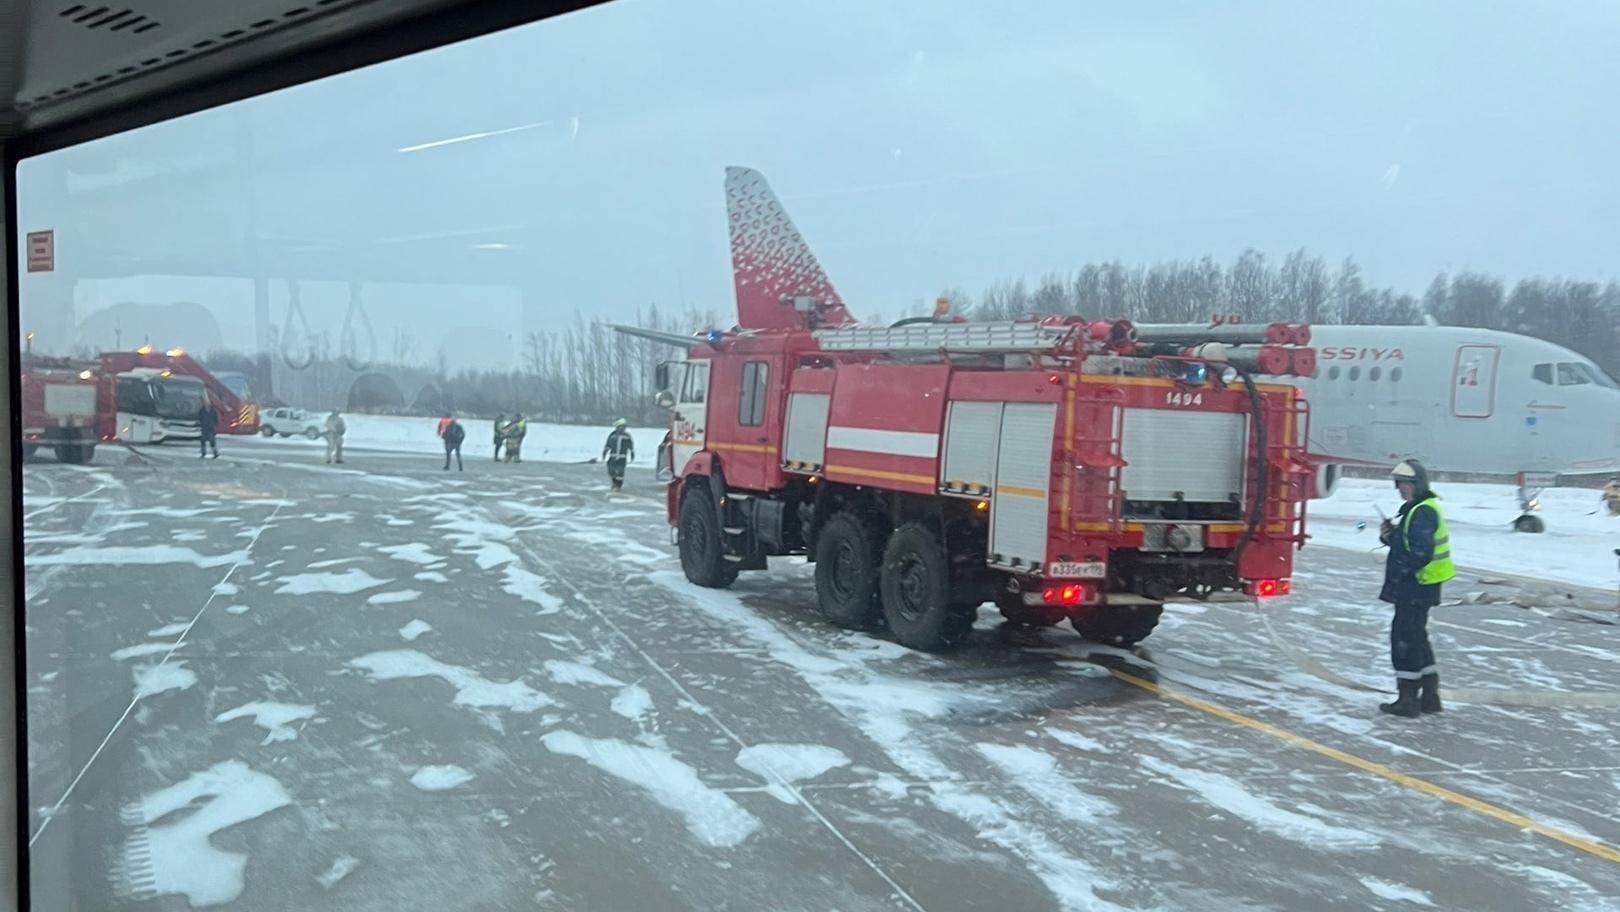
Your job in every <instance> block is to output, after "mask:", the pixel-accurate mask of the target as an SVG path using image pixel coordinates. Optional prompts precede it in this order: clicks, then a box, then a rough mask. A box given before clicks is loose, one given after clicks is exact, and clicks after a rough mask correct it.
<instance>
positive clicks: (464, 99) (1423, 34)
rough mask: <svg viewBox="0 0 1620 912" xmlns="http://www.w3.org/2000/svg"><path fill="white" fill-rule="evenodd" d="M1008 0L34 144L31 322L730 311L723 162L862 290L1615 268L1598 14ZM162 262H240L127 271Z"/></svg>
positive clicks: (629, 25)
mask: <svg viewBox="0 0 1620 912" xmlns="http://www.w3.org/2000/svg"><path fill="white" fill-rule="evenodd" d="M998 6H999V7H1001V8H993V7H991V6H990V5H988V4H982V3H944V2H936V0H918V2H883V3H875V4H874V3H869V2H848V0H836V2H816V3H793V4H787V3H763V4H762V3H749V2H723V0H709V2H692V0H680V2H676V0H620V2H618V3H614V4H611V5H609V6H607V7H605V8H598V9H594V10H589V11H586V12H583V13H579V14H575V15H572V16H568V17H565V18H563V19H558V20H552V21H550V22H545V23H540V24H537V25H534V26H530V27H527V28H523V29H518V30H514V31H511V32H507V33H504V34H501V35H496V36H491V37H488V38H485V39H480V40H478V41H474V42H469V43H466V44H462V45H458V46H456V47H451V48H445V49H441V50H438V51H435V52H432V53H429V54H426V55H421V56H419V57H416V58H412V59H407V60H403V61H395V62H393V63H390V64H386V65H383V66H379V67H374V68H371V69H369V70H365V71H361V72H357V73H352V74H347V75H345V76H342V77H338V78H335V79H331V80H327V81H325V82H322V83H317V84H314V85H309V86H303V87H299V88H296V89H292V90H289V91H286V92H282V93H278V94H276V95H272V96H266V97H263V98H259V99H253V100H250V101H247V102H243V103H240V104H238V105H236V106H233V107H230V108H226V109H221V110H217V111H211V112H205V113H202V114H199V115H195V116H193V117H189V118H186V119H184V120H182V121H178V122H174V123H170V124H164V125H159V126H156V127H152V128H148V129H145V130H141V131H137V132H135V133H132V134H127V135H124V136H120V137H113V138H111V139H108V140H104V141H101V142H98V143H94V144H91V145H89V146H86V147H81V148H78V149H73V150H68V151H65V152H61V153H57V154H55V155H52V156H49V157H46V158H44V159H41V160H37V161H33V162H28V163H25V164H24V166H23V169H22V171H21V173H20V176H19V194H18V195H19V203H20V210H21V216H22V222H23V228H24V229H28V230H31V229H35V228H42V227H54V228H56V229H57V230H58V235H59V239H58V252H57V264H58V272H57V273H54V274H51V275H48V276H38V275H30V276H25V277H24V282H23V284H22V290H23V295H24V322H25V324H27V325H29V326H32V327H37V329H38V331H39V332H40V341H41V342H42V343H46V344H47V347H52V346H55V345H56V344H58V343H59V340H62V339H68V340H69V341H68V342H67V344H72V340H71V336H72V335H73V333H74V330H73V329H72V328H71V327H72V326H74V324H76V323H77V322H78V321H81V320H83V319H84V318H85V317H86V316H87V315H89V314H91V313H92V312H94V311H97V310H99V309H101V308H104V307H107V306H109V305H112V304H115V303H118V302H124V301H131V302H139V303H145V304H167V303H171V302H174V301H182V300H190V301H198V302H200V303H203V304H204V305H205V306H207V307H208V308H209V309H210V310H211V311H212V312H213V313H214V314H215V316H216V318H217V320H218V322H219V324H220V334H221V338H222V341H223V343H224V344H227V345H231V346H233V347H250V346H251V345H252V344H253V342H254V312H253V292H252V285H251V282H250V281H249V280H250V279H251V277H252V276H254V275H263V276H266V277H269V278H270V279H272V280H273V281H272V284H271V298H272V307H271V316H272V321H273V322H274V323H275V324H276V325H278V326H280V325H281V324H282V323H283V322H284V319H285V311H286V303H285V302H286V291H285V285H284V281H283V280H285V279H287V278H290V277H302V278H304V279H306V280H311V281H313V280H321V281H322V283H323V284H318V285H316V284H311V285H308V286H306V287H304V288H303V295H302V299H303V307H304V310H305V311H306V312H307V313H308V315H309V319H310V323H311V326H312V328H313V329H314V330H315V331H317V332H319V331H322V330H324V331H326V332H328V333H329V334H330V335H332V336H333V337H334V338H335V337H336V336H337V335H338V333H339V330H340V327H341V325H342V323H343V321H344V319H345V313H346V311H347V308H348V305H347V301H348V288H347V284H346V283H347V282H350V281H353V282H358V283H361V287H362V294H363V296H364V301H365V312H366V316H367V317H368V318H369V320H370V322H371V323H372V326H373V329H374V331H375V334H376V335H377V337H378V338H379V343H378V345H379V347H380V348H381V349H383V353H386V350H387V348H388V347H389V345H390V342H389V340H390V339H391V338H392V337H393V334H394V332H395V329H396V328H404V329H405V330H406V331H408V332H409V333H410V334H411V335H412V338H413V341H414V349H415V355H416V356H417V357H418V358H419V359H422V360H426V359H428V358H430V357H431V355H432V353H433V351H434V349H435V347H436V346H437V345H438V344H440V342H443V341H445V340H447V339H449V340H451V342H452V343H453V344H452V348H454V349H455V350H454V351H453V352H452V355H453V360H455V361H458V362H464V363H466V362H471V361H472V360H474V359H476V358H479V357H487V358H490V359H492V360H494V361H495V362H496V366H505V363H509V360H510V358H511V357H512V354H513V352H514V351H515V350H516V345H517V340H519V339H521V335H522V333H523V332H525V331H528V330H531V329H535V328H543V326H544V325H545V322H546V321H547V320H548V319H553V318H567V317H568V316H569V315H571V314H572V312H573V311H574V310H575V309H578V310H580V311H582V312H584V313H586V314H587V315H590V314H601V315H604V316H610V317H622V316H625V315H627V314H628V313H630V312H631V311H632V310H633V308H634V307H636V306H637V305H641V304H645V303H647V302H649V301H657V302H659V304H660V305H661V306H663V305H669V306H675V307H679V306H682V305H683V304H689V305H694V306H698V307H703V308H712V309H714V310H717V311H719V312H721V313H727V312H729V311H730V309H731V289H730V271H729V262H728V259H727V248H726V238H725V222H724V217H723V211H722V207H721V180H722V171H723V168H724V166H725V165H727V164H747V165H752V166H754V167H757V168H759V169H761V170H762V171H764V173H765V174H766V175H767V176H768V177H769V178H770V179H771V181H772V183H773V184H774V186H775V188H776V190H777V192H778V193H779V194H780V195H781V196H782V197H783V198H784V200H785V201H786V203H787V205H788V207H789V210H790V211H791V212H792V214H793V216H794V218H795V219H796V220H797V221H798V223H799V226H800V228H801V229H802V230H803V231H804V233H805V234H806V235H807V236H808V237H809V239H810V241H811V243H812V245H813V246H814V248H815V249H816V251H817V253H818V255H819V256H820V258H821V259H822V261H823V263H824V265H825V266H826V267H827V269H828V270H829V272H830V273H831V274H832V276H833V279H834V281H835V283H836V284H837V285H838V286H839V288H840V291H841V292H842V293H843V295H844V297H845V299H846V300H847V301H849V302H850V303H851V305H852V306H853V308H854V309H855V311H856V313H857V315H863V316H868V317H871V316H876V315H878V314H885V315H886V314H893V313H895V312H897V311H898V310H899V309H900V308H902V307H905V306H906V305H908V304H911V303H912V302H914V301H917V300H921V299H928V298H931V297H932V295H933V294H934V293H935V292H936V291H938V290H939V289H940V288H942V287H946V286H959V287H963V288H966V289H968V290H970V291H976V290H978V289H979V288H982V287H983V286H984V285H986V284H987V283H990V282H994V281H998V280H1001V279H1004V278H1011V277H1016V276H1026V277H1029V278H1031V279H1033V278H1035V277H1037V276H1038V275H1039V274H1041V273H1043V272H1047V271H1067V270H1071V269H1073V268H1075V267H1077V266H1079V265H1080V264H1082V263H1084V262H1086V261H1088V260H1097V259H1109V258H1116V257H1117V258H1120V259H1123V260H1125V261H1127V262H1132V263H1135V262H1149V261H1153V260H1160V259H1169V258H1177V257H1194V256H1200V255H1203V254H1206V253H1207V254H1212V255H1214V256H1216V257H1217V258H1220V259H1222V260H1229V259H1230V258H1231V257H1233V256H1234V255H1235V254H1236V253H1237V252H1239V251H1240V250H1242V249H1243V248H1244V247H1248V246H1254V247H1258V248H1260V249H1261V250H1263V251H1265V252H1266V253H1268V254H1269V255H1272V256H1275V257H1280V256H1282V255H1283V254H1284V253H1286V252H1287V251H1288V250H1290V249H1293V248H1295V247H1300V246H1304V247H1308V248H1310V249H1311V250H1312V251H1314V252H1317V253H1320V254H1322V255H1324V256H1326V257H1327V258H1329V259H1330V260H1332V261H1337V260H1338V259H1339V258H1340V257H1343V256H1346V255H1350V256H1354V257H1355V258H1356V259H1357V260H1359V261H1360V262H1361V263H1362V265H1363V267H1364V268H1365V271H1366V276H1367V279H1368V280H1369V281H1370V282H1373V283H1376V284H1392V285H1396V286H1398V287H1402V288H1406V289H1409V290H1413V291H1421V290H1422V287H1423V286H1424V285H1425V284H1426V283H1427V282H1428V280H1429V279H1430V278H1431V277H1432V276H1433V274H1434V273H1435V272H1436V271H1437V270H1439V269H1442V268H1447V269H1457V268H1463V267H1475V268H1480V269H1485V270H1488V271H1491V272H1495V273H1499V274H1502V275H1505V276H1507V277H1508V278H1509V279H1512V278H1516V277H1518V276H1522V275H1527V274H1536V273H1542V274H1562V275H1569V276H1577V277H1585V278H1607V277H1610V276H1613V275H1615V267H1614V256H1615V254H1614V251H1616V250H1620V180H1617V177H1620V174H1617V171H1620V131H1617V130H1616V125H1617V124H1620V95H1617V93H1616V92H1615V91H1614V87H1615V86H1616V85H1620V55H1617V54H1616V53H1615V52H1614V36H1615V35H1616V34H1620V5H1616V4H1613V3H1607V2H1592V3H1578V2H1577V3H1562V4H1529V3H1525V4H1505V3H1499V4H1478V3H1423V4H1410V3H1372V4H1369V3H1355V4H1348V3H1347V4H1317V3H1310V4H1302V3H1296V2H1283V0H1279V2H1255V3H1240V4H1205V3H1184V4H1135V3H1115V4H1090V3H1086V4H1074V3H1065V2H1049V3H1048V2H1040V3H1036V2H1029V3H1018V4H1007V5H998ZM1007 6H1010V7H1011V8H1010V9H1008V8H1005V7H1007ZM513 128H521V129H513ZM500 130H509V131H511V132H506V133H501V134H499V135H492V136H488V137H485V138H483V139H478V140H473V141H467V142H459V143H452V144H446V145H441V146H436V147H431V148H424V149H420V150H417V151H411V152H401V151H399V150H400V149H402V148H409V147H412V146H418V145H422V144H427V143H432V142H435V141H439V140H444V139H448V138H454V137H459V136H464V135H467V134H474V133H491V132H494V131H500ZM151 273H163V274H167V273H180V274H193V273H196V274H206V275H209V276H214V277H218V276H225V277H234V278H232V279H230V280H226V281H220V280H219V279H217V278H214V279H210V280H207V281H194V280H184V279H177V278H173V277H169V276H167V275H164V277H161V278H145V279H141V280H139V281H129V280H127V279H124V278H121V277H126V276H135V275H147V274H151ZM70 302H71V307H72V309H73V310H72V312H73V313H74V316H73V318H72V319H71V320H70V319H68V318H67V317H66V314H68V313H69V309H68V308H69V307H70ZM121 331H122V332H123V336H122V338H123V339H126V340H127V339H129V338H131V337H132V336H131V334H132V333H139V332H140V331H141V329H140V328H139V327H121ZM164 332H165V333H166V334H167V335H184V334H185V333H186V330H185V329H184V328H167V327H166V328H165V329H164ZM456 340H459V341H456ZM154 341H162V342H165V343H167V342H171V341H180V342H182V343H184V344H192V345H197V344H202V343H200V342H197V341H194V340H191V339H190V338H189V337H188V338H185V339H175V340H171V339H168V338H165V339H162V340H154ZM97 342H98V344H100V340H97Z"/></svg>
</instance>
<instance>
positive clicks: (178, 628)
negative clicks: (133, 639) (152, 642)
mask: <svg viewBox="0 0 1620 912" xmlns="http://www.w3.org/2000/svg"><path fill="white" fill-rule="evenodd" d="M190 626H191V624H189V623H187V622H186V621H181V622H179V623H177V624H166V625H164V626H162V627H159V628H158V629H156V630H148V631H146V635H147V636H149V637H172V636H179V635H180V634H182V633H185V632H186V628H188V627H190Z"/></svg>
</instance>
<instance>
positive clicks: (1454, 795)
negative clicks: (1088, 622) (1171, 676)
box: [1109, 669, 1620, 862]
mask: <svg viewBox="0 0 1620 912" xmlns="http://www.w3.org/2000/svg"><path fill="white" fill-rule="evenodd" d="M1109 673H1110V674H1112V675H1113V676H1114V677H1116V678H1118V679H1119V680H1121V681H1124V682H1125V683H1126V684H1130V685H1132V686H1134V687H1140V688H1141V689H1143V690H1145V691H1147V692H1149V693H1151V694H1155V695H1157V696H1160V697H1164V698H1165V699H1167V700H1174V701H1175V702H1177V703H1180V704H1182V705H1183V706H1187V707H1190V708H1192V709H1196V710H1198V711H1199V712H1202V713H1208V714H1209V715H1212V716H1215V717H1216V718H1220V719H1225V720H1226V721H1228V722H1233V723H1236V724H1238V725H1241V726H1243V727H1244V728H1248V729H1253V730H1254V731H1257V732H1260V733H1261V734H1265V735H1270V736H1271V737H1273V738H1276V739H1277V740H1279V741H1282V742H1284V743H1286V744H1291V745H1293V746H1294V747H1302V748H1304V749H1305V750H1308V751H1310V752H1312V753H1314V754H1319V755H1321V756H1323V757H1326V758H1328V759H1329V760H1333V761H1336V762H1338V763H1342V764H1344V765H1345V766H1349V767H1352V768H1354V769H1358V770H1361V771H1362V772H1364V773H1370V774H1372V775H1374V776H1378V777H1379V778H1381V779H1387V780H1389V781H1390V782H1393V783H1395V784H1396V785H1402V786H1405V787H1407V788H1409V789H1412V790H1413V791H1418V792H1422V793H1423V794H1425V795H1429V796H1432V797H1434V798H1439V799H1440V800H1441V801H1449V802H1451V803H1452V804H1455V805H1457V806H1458V807H1463V808H1467V809H1468V810H1470V811H1473V812H1475V813H1477V814H1484V815H1485V816H1487V817H1492V818H1495V819H1497V820H1500V821H1502V822H1503V823H1506V824H1508V825H1509V826H1514V827H1518V828H1519V829H1521V830H1529V831H1531V832H1532V833H1539V834H1541V835H1542V836H1545V837H1547V838H1548V839H1552V840H1556V841H1558V842H1561V843H1563V844H1564V845H1567V846H1570V847H1572V848H1576V849H1580V850H1581V851H1582V852H1586V853H1587V854H1589V855H1596V856H1597V857H1599V858H1602V859H1605V860H1608V861H1613V862H1620V850H1616V849H1614V848H1612V847H1610V846H1606V845H1604V844H1603V843H1601V842H1595V841H1593V840H1590V839H1583V838H1582V837H1580V836H1576V835H1575V834H1573V833H1567V832H1565V831H1563V830H1560V829H1558V828H1556V827H1551V826H1548V825H1547V824H1545V823H1541V822H1539V821H1536V820H1531V819H1530V818H1529V817H1526V816H1524V815H1523V814H1519V813H1515V812H1514V811H1510V810H1507V809H1506V808H1500V807H1497V806H1496V805H1494V804H1489V803H1487V802H1484V801H1481V800H1479V799H1478V798H1475V797H1473V796H1471V795H1464V794H1463V793H1462V792H1456V791H1452V790H1451V789H1448V788H1446V787H1444V786H1440V785H1435V784H1434V783H1432V782H1428V781H1426V780H1423V779H1419V778H1417V777H1416V776H1409V775H1407V774H1406V773H1403V772H1400V771H1398V770H1394V769H1391V768H1389V767H1387V766H1385V765H1384V764H1382V763H1376V762H1374V761H1372V760H1368V759H1366V758H1363V757H1358V756H1356V755H1355V754H1348V753H1345V752H1344V751H1342V750H1339V749H1337V748H1333V747H1328V746H1327V745H1326V744H1322V743H1320V742H1317V741H1312V740H1311V739H1310V738H1307V737H1305V736H1304V735H1296V734H1294V733H1293V732H1291V731H1288V730H1287V729H1282V728H1278V727H1277V726H1275V725H1270V724H1268V723H1265V722H1261V721H1260V720H1259V719H1251V718H1250V717H1248V716H1245V715H1243V714H1242V713H1238V712H1233V711H1232V710H1230V709H1227V708H1226V707H1224V706H1217V705H1215V704H1214V703H1210V702H1209V701H1207V700H1200V699H1199V698H1197V697H1194V696H1191V695H1188V694H1184V693H1180V692H1178V691H1174V690H1169V689H1167V688H1165V687H1162V686H1160V685H1158V684H1155V683H1153V682H1152V681H1145V680H1143V679H1141V678H1138V677H1136V676H1135V675H1131V674H1126V673H1125V672H1123V671H1116V670H1114V669H1109Z"/></svg>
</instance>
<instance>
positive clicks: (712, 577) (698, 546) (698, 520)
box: [680, 484, 737, 589]
mask: <svg viewBox="0 0 1620 912" xmlns="http://www.w3.org/2000/svg"><path fill="white" fill-rule="evenodd" d="M680 550H681V569H682V570H683V571H685V573H686V578H687V579H689V580H691V581H692V582H694V583H696V584H698V585H699V586H704V587H707V588H709V589H724V588H726V587H727V586H729V585H731V584H732V583H734V582H736V581H737V570H736V568H735V567H732V566H731V564H730V563H729V562H728V561H727V560H726V557H725V549H724V548H723V547H721V543H720V519H719V517H718V516H716V515H715V512H714V500H713V498H712V496H711V495H710V494H709V488H708V486H707V485H703V484H694V485H692V486H690V487H688V488H687V489H686V493H685V494H683V495H681V520H680Z"/></svg>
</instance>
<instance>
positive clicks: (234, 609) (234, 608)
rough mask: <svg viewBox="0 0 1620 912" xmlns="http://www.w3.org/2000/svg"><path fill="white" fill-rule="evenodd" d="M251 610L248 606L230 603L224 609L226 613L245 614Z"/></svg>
mask: <svg viewBox="0 0 1620 912" xmlns="http://www.w3.org/2000/svg"><path fill="white" fill-rule="evenodd" d="M252 610H253V609H252V608H250V607H248V606H247V605H231V606H229V607H227V608H226V609H225V612H226V613H227V614H247V613H248V612H249V611H252Z"/></svg>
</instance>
